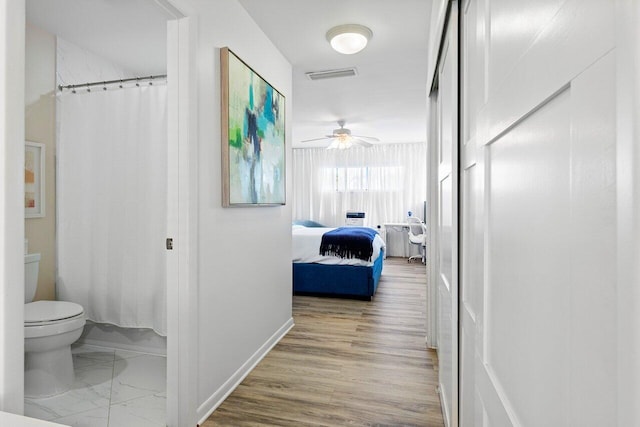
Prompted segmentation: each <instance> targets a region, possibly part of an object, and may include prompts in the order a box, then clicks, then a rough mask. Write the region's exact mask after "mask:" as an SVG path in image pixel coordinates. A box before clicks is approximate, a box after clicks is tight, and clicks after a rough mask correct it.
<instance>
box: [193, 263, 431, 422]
mask: <svg viewBox="0 0 640 427" xmlns="http://www.w3.org/2000/svg"><path fill="white" fill-rule="evenodd" d="M425 283H426V277H425V269H424V266H423V265H422V264H420V263H413V264H408V263H407V260H406V258H388V259H387V260H385V265H384V269H383V273H382V278H381V279H380V285H379V287H378V292H377V294H376V296H375V297H374V299H373V301H371V302H368V301H355V300H346V299H335V298H319V297H302V296H294V298H293V317H294V321H295V326H294V328H293V329H292V330H291V331H290V332H289V334H287V336H286V337H284V338H283V339H282V340H281V341H280V342H279V343H278V344H277V345H276V346H275V347H274V348H273V350H272V351H271V352H270V353H269V354H268V355H267V356H266V357H265V358H264V359H263V360H262V361H261V362H260V364H259V365H258V366H257V367H256V368H255V369H254V370H253V372H251V374H249V375H248V376H247V378H245V380H244V381H243V382H242V384H240V386H238V388H237V389H236V390H235V391H234V392H233V393H232V394H231V395H230V396H229V397H228V398H227V400H226V401H225V402H224V403H223V404H222V405H220V407H219V408H218V409H217V410H216V411H215V412H214V413H213V414H212V415H211V416H210V417H209V419H208V420H207V421H206V422H205V423H204V424H203V425H202V427H212V426H347V425H348V426H374V425H375V426H382V425H384V426H442V425H443V420H442V413H441V411H440V399H439V397H438V395H437V393H436V386H437V383H438V381H437V379H438V373H437V356H436V353H435V351H433V350H429V349H427V348H426V345H425V341H424V339H425V317H426V313H425V311H426V307H425V305H426V303H425V300H426V285H425Z"/></svg>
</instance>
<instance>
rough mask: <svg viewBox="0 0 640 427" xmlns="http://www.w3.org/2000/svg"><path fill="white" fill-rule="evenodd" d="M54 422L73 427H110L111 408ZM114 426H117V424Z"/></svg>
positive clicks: (86, 412)
mask: <svg viewBox="0 0 640 427" xmlns="http://www.w3.org/2000/svg"><path fill="white" fill-rule="evenodd" d="M53 421H54V422H56V423H60V424H64V425H68V426H71V427H108V425H109V407H104V408H99V409H93V410H91V411H85V412H80V413H79V414H73V415H69V416H67V417H62V418H57V419H55V420H53ZM113 425H114V426H115V424H113Z"/></svg>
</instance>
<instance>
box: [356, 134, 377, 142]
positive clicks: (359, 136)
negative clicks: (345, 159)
mask: <svg viewBox="0 0 640 427" xmlns="http://www.w3.org/2000/svg"><path fill="white" fill-rule="evenodd" d="M351 136H352V137H354V138H360V139H368V140H370V141H374V142H380V139H378V138H376V137H375V136H362V135H351Z"/></svg>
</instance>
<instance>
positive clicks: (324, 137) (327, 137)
mask: <svg viewBox="0 0 640 427" xmlns="http://www.w3.org/2000/svg"><path fill="white" fill-rule="evenodd" d="M331 138H333V135H327V136H323V137H322V138H313V139H304V140H302V141H300V142H312V141H322V140H324V139H331Z"/></svg>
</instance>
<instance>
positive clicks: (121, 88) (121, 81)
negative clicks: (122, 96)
mask: <svg viewBox="0 0 640 427" xmlns="http://www.w3.org/2000/svg"><path fill="white" fill-rule="evenodd" d="M120 89H122V79H120Z"/></svg>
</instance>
